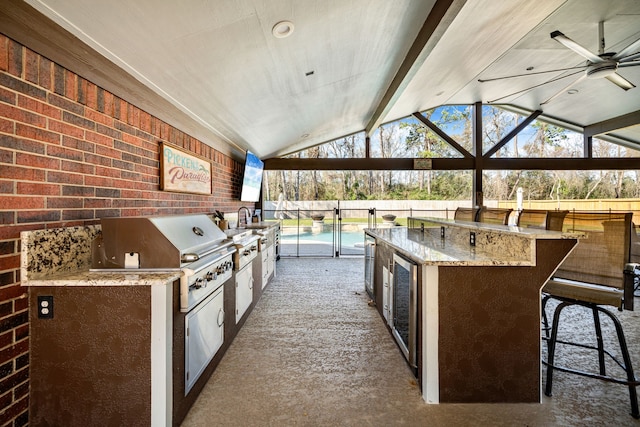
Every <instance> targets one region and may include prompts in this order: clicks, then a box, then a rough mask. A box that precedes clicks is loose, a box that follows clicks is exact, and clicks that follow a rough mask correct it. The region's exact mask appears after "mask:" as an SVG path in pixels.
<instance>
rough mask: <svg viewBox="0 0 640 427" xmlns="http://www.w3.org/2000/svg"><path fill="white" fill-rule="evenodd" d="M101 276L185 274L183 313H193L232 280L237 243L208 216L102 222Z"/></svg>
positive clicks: (96, 258)
mask: <svg viewBox="0 0 640 427" xmlns="http://www.w3.org/2000/svg"><path fill="white" fill-rule="evenodd" d="M101 223H102V236H101V238H99V239H98V240H97V241H96V242H95V243H94V248H93V255H92V268H93V269H96V270H124V271H132V270H140V271H157V270H165V271H166V270H174V269H175V270H180V271H181V272H182V274H181V278H180V311H182V312H185V313H186V312H188V311H190V310H191V309H192V308H194V307H195V306H196V305H198V303H199V302H200V301H203V300H204V299H205V298H206V297H207V296H208V295H210V294H211V293H212V292H213V291H215V290H216V289H217V288H219V287H220V286H221V285H222V284H223V283H224V282H226V281H227V280H228V279H229V278H231V276H232V274H233V271H232V267H233V254H234V253H236V252H237V251H236V247H235V246H234V242H233V241H231V240H229V239H227V236H226V235H225V234H224V233H223V232H222V231H221V230H220V229H219V228H218V227H217V226H216V225H215V223H214V222H213V221H212V220H211V219H210V218H209V217H208V216H207V215H203V214H196V215H177V216H159V217H130V218H103V219H102V220H101Z"/></svg>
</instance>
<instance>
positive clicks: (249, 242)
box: [233, 230, 260, 270]
mask: <svg viewBox="0 0 640 427" xmlns="http://www.w3.org/2000/svg"><path fill="white" fill-rule="evenodd" d="M259 239H260V235H258V234H254V233H253V231H252V230H246V231H243V232H241V233H238V234H236V235H235V236H233V244H234V245H235V247H236V249H237V251H236V253H235V254H234V255H233V261H234V265H235V269H236V270H242V269H243V268H244V267H245V266H246V265H247V264H249V263H250V262H251V261H252V260H253V259H254V258H255V257H256V256H258V244H259V242H258V241H259Z"/></svg>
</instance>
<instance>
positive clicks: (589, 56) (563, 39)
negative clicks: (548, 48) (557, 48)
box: [551, 30, 602, 64]
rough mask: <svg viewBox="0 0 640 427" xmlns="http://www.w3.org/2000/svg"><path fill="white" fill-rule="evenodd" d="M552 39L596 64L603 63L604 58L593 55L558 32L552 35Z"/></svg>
mask: <svg viewBox="0 0 640 427" xmlns="http://www.w3.org/2000/svg"><path fill="white" fill-rule="evenodd" d="M551 38H552V39H554V40H555V41H557V42H558V43H560V44H562V45H563V46H565V47H567V48H569V49H571V50H572V51H574V52H575V53H577V54H578V55H580V56H582V57H584V58H586V59H587V60H589V61H591V62H592V63H594V64H597V63H599V62H602V58H600V57H599V56H598V55H596V54H595V53H592V52H591V51H589V50H588V49H587V48H585V47H582V46H580V45H579V44H578V43H576V42H574V41H573V40H571V39H570V38H569V37H567V36H565V35H564V34H562V33H561V32H560V31H558V30H556V31H554V32H553V33H551Z"/></svg>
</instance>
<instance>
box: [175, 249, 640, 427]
mask: <svg viewBox="0 0 640 427" xmlns="http://www.w3.org/2000/svg"><path fill="white" fill-rule="evenodd" d="M277 269H278V270H277V277H276V278H275V280H274V281H273V282H272V284H271V285H270V286H269V287H268V288H267V289H266V290H265V293H264V294H263V296H262V299H261V300H260V301H259V303H258V304H257V306H256V307H255V309H254V311H253V312H252V313H251V315H250V317H249V318H248V319H247V322H246V324H245V326H244V327H243V329H242V330H241V331H240V333H239V334H238V336H237V337H236V339H235V341H234V342H233V344H232V345H231V347H230V348H229V350H228V351H227V353H226V354H225V356H224V358H223V360H222V362H221V363H220V365H219V366H218V368H217V369H216V371H215V372H214V373H213V375H212V376H211V378H210V380H209V381H208V383H207V385H206V386H205V388H204V389H203V391H202V393H201V395H200V396H199V398H198V400H197V401H196V402H195V404H194V406H193V407H192V408H191V410H190V412H189V414H188V415H187V417H186V419H185V420H184V422H183V424H182V426H183V427H192V426H212V425H216V426H397V425H403V426H552V425H553V426H579V425H589V426H605V425H606V426H640V421H639V420H635V419H633V418H632V417H631V416H630V415H629V395H628V391H627V388H626V387H625V386H621V385H617V384H611V383H605V382H602V381H599V380H593V379H587V378H582V377H578V376H576V375H569V374H564V373H556V375H555V376H554V396H553V397H551V398H548V397H546V396H544V395H543V396H542V402H541V403H540V404H538V403H534V404H442V405H428V404H426V403H425V402H424V401H423V400H422V398H421V396H420V392H419V389H418V386H417V384H416V381H415V379H414V378H413V376H412V374H411V372H410V370H409V369H408V367H407V365H406V363H405V361H404V359H403V357H402V355H401V353H400V351H399V350H398V348H397V347H396V345H395V343H394V341H393V340H392V338H391V336H390V334H389V333H388V332H387V330H386V328H385V326H384V325H383V322H382V320H381V318H380V316H379V315H378V313H377V312H376V310H375V309H374V308H372V307H369V306H368V305H367V302H368V300H369V299H368V297H367V296H366V294H365V292H364V291H363V260H362V258H339V259H311V258H307V259H304V258H299V259H282V260H280V261H278V264H277ZM636 306H637V307H640V299H638V298H636ZM568 316H570V317H571V323H572V324H575V325H576V326H575V327H574V328H573V329H572V330H571V331H569V332H568V333H569V334H571V335H576V334H578V335H579V334H581V333H582V332H584V331H586V330H589V327H586V328H585V327H584V325H586V324H587V323H585V322H588V321H589V319H590V318H589V316H586V317H583V316H582V315H581V314H580V313H578V312H572V313H570V314H568ZM619 317H620V318H621V321H622V322H623V323H624V325H625V332H626V334H627V340H628V341H629V346H630V351H631V353H632V356H631V357H632V358H633V360H634V366H635V368H636V371H639V370H640V309H639V310H638V311H635V312H623V313H620V316H619ZM607 327H608V325H606V324H605V325H604V328H607ZM573 353H575V352H572V356H571V357H573ZM565 354H567V353H565ZM558 357H560V358H561V360H562V358H564V357H569V356H563V355H562V353H559V355H558ZM582 358H586V356H584V357H583V356H582V355H578V356H577V360H576V361H575V363H579V362H581V361H582V360H581V359H582ZM564 360H566V359H564ZM591 360H594V359H592V358H589V361H591ZM570 363H574V361H573V360H572V361H571V362H570ZM543 372H544V369H543ZM636 376H638V374H636Z"/></svg>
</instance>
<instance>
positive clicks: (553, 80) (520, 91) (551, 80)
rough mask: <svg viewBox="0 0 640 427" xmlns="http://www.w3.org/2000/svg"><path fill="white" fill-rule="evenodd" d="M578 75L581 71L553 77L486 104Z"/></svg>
mask: <svg viewBox="0 0 640 427" xmlns="http://www.w3.org/2000/svg"><path fill="white" fill-rule="evenodd" d="M578 73H582V71H576V72H573V73H571V74H567V75H566V76H560V77H554V78H553V79H550V80H547V81H546V82H542V83H540V84H537V85H534V86H530V87H528V88H525V89H522V90H519V91H517V92H513V93H510V94H508V95H504V96H501V97H500V98H496V99H494V100H492V101H487V104H493V103H495V102H497V101H501V100H503V99H505V98H509V97H510V96H513V95H517V94H519V93H522V92H527V91H529V90H531V89H535V88H537V87H540V86H543V85H546V84H547V83H553V82H556V81H558V80H561V79H564V78H566V77H571V76H575V75H576V74H578ZM572 84H573V83H572Z"/></svg>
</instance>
